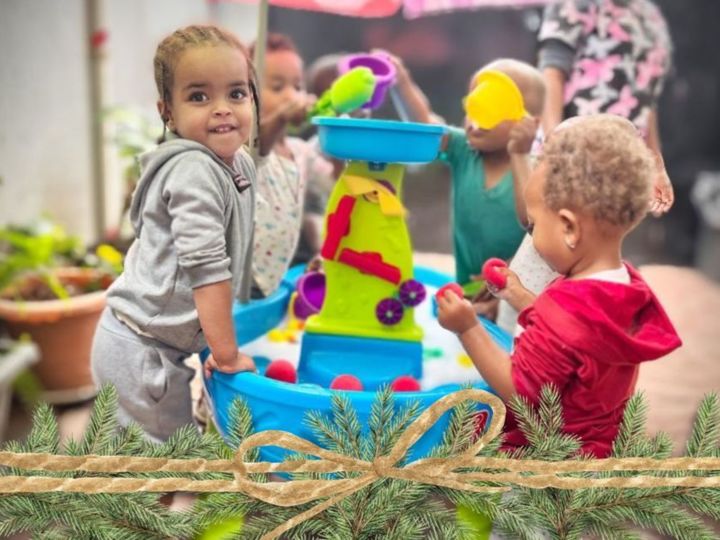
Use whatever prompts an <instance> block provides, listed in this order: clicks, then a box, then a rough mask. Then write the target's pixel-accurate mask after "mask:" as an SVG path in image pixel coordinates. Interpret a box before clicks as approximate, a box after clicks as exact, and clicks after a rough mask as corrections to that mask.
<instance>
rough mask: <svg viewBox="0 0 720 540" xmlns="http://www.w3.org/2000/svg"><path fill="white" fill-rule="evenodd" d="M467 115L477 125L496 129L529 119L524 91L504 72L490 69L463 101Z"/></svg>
mask: <svg viewBox="0 0 720 540" xmlns="http://www.w3.org/2000/svg"><path fill="white" fill-rule="evenodd" d="M463 104H464V106H465V113H466V114H467V116H468V118H469V119H470V120H471V121H472V122H473V124H475V125H476V126H478V127H480V128H482V129H493V128H494V127H495V126H497V125H498V124H500V123H501V122H504V121H506V120H511V121H517V120H520V119H521V118H523V117H524V116H528V113H527V111H526V110H525V103H524V101H523V97H522V94H521V93H520V89H519V88H518V87H517V85H516V84H515V81H513V80H512V79H511V78H510V77H509V76H508V75H506V74H505V73H503V72H502V71H496V70H492V69H490V70H487V71H483V72H481V73H480V74H479V75H478V76H477V78H476V79H475V87H474V88H473V90H472V91H471V92H470V93H469V94H468V95H467V96H466V97H465V99H464V100H463Z"/></svg>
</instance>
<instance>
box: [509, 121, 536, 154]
mask: <svg viewBox="0 0 720 540" xmlns="http://www.w3.org/2000/svg"><path fill="white" fill-rule="evenodd" d="M538 126H539V121H538V119H537V118H531V117H529V116H526V117H524V118H521V119H520V120H518V121H517V122H515V125H513V127H512V129H511V130H510V139H509V140H508V144H507V151H508V153H509V154H529V153H530V149H531V148H532V145H533V142H534V141H535V134H536V133H537V130H538Z"/></svg>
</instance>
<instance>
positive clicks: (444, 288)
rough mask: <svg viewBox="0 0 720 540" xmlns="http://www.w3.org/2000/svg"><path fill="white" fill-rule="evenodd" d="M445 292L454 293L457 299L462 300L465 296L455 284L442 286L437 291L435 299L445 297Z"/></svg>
mask: <svg viewBox="0 0 720 540" xmlns="http://www.w3.org/2000/svg"><path fill="white" fill-rule="evenodd" d="M445 291H451V292H454V293H455V294H456V295H457V297H458V298H463V297H464V296H465V294H464V292H463V290H462V287H461V286H460V285H458V284H457V283H448V284H447V285H443V286H442V287H440V289H438V292H436V293H435V298H436V299H438V300H439V299H440V298H443V297H444V296H445Z"/></svg>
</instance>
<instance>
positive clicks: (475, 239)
mask: <svg viewBox="0 0 720 540" xmlns="http://www.w3.org/2000/svg"><path fill="white" fill-rule="evenodd" d="M391 58H393V57H391ZM393 61H394V63H395V67H396V70H397V76H396V88H397V93H398V95H399V96H400V98H401V99H402V101H403V103H404V106H405V109H406V110H407V112H408V113H409V115H410V116H411V118H412V119H413V120H415V121H418V122H426V123H430V122H433V118H432V116H431V115H432V112H431V110H430V106H429V104H428V102H427V99H426V98H425V96H424V95H423V94H422V92H421V91H420V89H419V88H418V87H417V86H416V85H415V83H414V82H413V80H412V78H411V77H410V75H409V73H408V71H407V69H405V67H404V66H403V65H402V62H401V61H400V60H398V59H397V58H393ZM487 70H498V71H501V72H503V73H505V74H506V75H508V76H509V77H510V78H511V79H512V80H513V81H514V82H515V84H517V86H518V88H519V89H520V92H521V93H522V96H523V99H524V101H525V109H526V110H527V111H528V112H529V113H530V115H532V118H524V119H522V120H520V121H518V122H512V121H504V122H502V123H500V124H499V125H497V126H496V127H494V128H493V129H490V130H484V129H481V128H478V127H475V126H473V124H472V123H471V121H470V120H469V119H468V118H466V119H465V127H464V129H460V128H457V127H450V129H449V132H448V133H447V134H446V135H445V136H444V137H443V140H442V145H441V153H440V155H439V159H441V160H442V161H444V162H445V163H447V165H448V166H449V167H450V169H451V176H452V195H451V200H452V203H451V204H452V234H453V251H454V254H455V277H456V280H457V281H458V282H459V283H460V284H466V283H468V282H470V281H471V280H473V279H475V276H476V275H477V274H479V273H480V270H481V268H482V265H483V263H484V262H485V261H486V260H487V259H489V258H491V257H498V258H501V259H509V258H510V257H512V256H513V255H514V254H515V251H516V250H517V248H518V246H519V245H520V241H521V240H522V237H523V235H524V234H525V231H524V230H523V228H522V227H521V224H520V219H519V215H518V214H519V212H522V211H523V209H524V206H525V205H524V202H523V200H522V189H521V188H522V186H521V185H520V182H521V179H522V178H523V177H524V176H523V175H522V174H517V173H518V172H519V171H520V170H522V171H525V170H527V169H528V165H527V160H528V153H529V151H530V146H531V144H532V141H533V139H534V137H535V131H536V129H537V126H538V123H539V118H540V114H541V113H542V106H543V102H544V98H545V90H544V85H543V80H542V76H541V75H540V72H538V71H537V70H536V69H535V68H534V67H532V66H530V65H529V64H525V63H523V62H519V61H517V60H511V59H502V60H496V61H494V62H491V63H490V64H488V65H486V66H484V67H483V68H481V69H480V70H479V71H478V72H476V73H475V74H474V75H473V77H472V79H471V80H470V84H469V87H468V91H471V90H472V89H473V88H474V87H475V81H476V78H477V76H478V75H479V74H480V73H483V72H484V71H487ZM514 173H515V174H514ZM478 310H479V312H480V313H482V314H487V313H484V312H483V311H482V306H481V305H478Z"/></svg>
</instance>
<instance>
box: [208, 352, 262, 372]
mask: <svg viewBox="0 0 720 540" xmlns="http://www.w3.org/2000/svg"><path fill="white" fill-rule="evenodd" d="M214 370H217V371H220V372H222V373H238V372H240V371H257V368H256V367H255V362H253V359H252V358H250V357H249V356H248V355H246V354H243V353H241V352H240V351H238V352H237V356H235V359H234V360H233V361H232V362H230V363H227V362H223V363H220V362H217V361H216V360H215V357H213V355H212V354H211V355H210V356H208V357H207V360H205V364H204V366H203V372H204V373H205V378H206V379H207V378H209V377H210V375H211V374H212V372H213V371H214Z"/></svg>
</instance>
